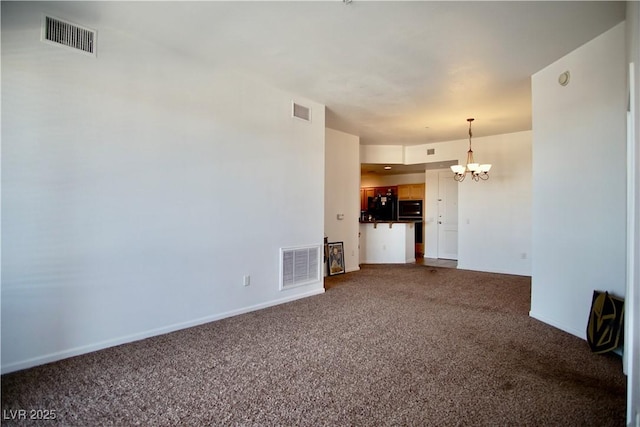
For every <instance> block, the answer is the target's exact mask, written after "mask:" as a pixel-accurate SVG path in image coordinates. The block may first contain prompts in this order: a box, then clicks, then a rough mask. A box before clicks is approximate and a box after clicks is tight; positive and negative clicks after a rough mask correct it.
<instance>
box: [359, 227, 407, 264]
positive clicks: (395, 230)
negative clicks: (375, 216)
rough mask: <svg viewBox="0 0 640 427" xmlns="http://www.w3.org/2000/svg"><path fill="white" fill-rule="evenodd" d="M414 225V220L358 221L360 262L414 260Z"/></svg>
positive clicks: (397, 262) (404, 262) (388, 262)
mask: <svg viewBox="0 0 640 427" xmlns="http://www.w3.org/2000/svg"><path fill="white" fill-rule="evenodd" d="M414 227H415V222H414V221H360V263H362V264H406V263H412V262H415V261H416V258H415V232H414Z"/></svg>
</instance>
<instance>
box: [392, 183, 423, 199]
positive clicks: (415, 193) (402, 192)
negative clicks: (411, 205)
mask: <svg viewBox="0 0 640 427" xmlns="http://www.w3.org/2000/svg"><path fill="white" fill-rule="evenodd" d="M423 199H424V184H403V185H398V200H423Z"/></svg>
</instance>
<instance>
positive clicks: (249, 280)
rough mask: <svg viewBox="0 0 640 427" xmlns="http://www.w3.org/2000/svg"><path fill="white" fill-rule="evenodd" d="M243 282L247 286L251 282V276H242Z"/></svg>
mask: <svg viewBox="0 0 640 427" xmlns="http://www.w3.org/2000/svg"><path fill="white" fill-rule="evenodd" d="M243 283H244V285H245V286H249V285H250V284H251V276H249V275H246V276H244V278H243Z"/></svg>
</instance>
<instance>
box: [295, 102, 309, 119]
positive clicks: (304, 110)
mask: <svg viewBox="0 0 640 427" xmlns="http://www.w3.org/2000/svg"><path fill="white" fill-rule="evenodd" d="M292 104H293V107H292V115H293V117H295V118H298V119H300V120H304V121H305V122H310V121H311V109H310V108H309V107H305V106H304V105H300V104H296V103H295V102H293V103H292Z"/></svg>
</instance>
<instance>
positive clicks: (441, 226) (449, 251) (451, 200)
mask: <svg viewBox="0 0 640 427" xmlns="http://www.w3.org/2000/svg"><path fill="white" fill-rule="evenodd" d="M438 258H444V259H454V260H457V259H458V182H456V181H455V180H454V179H453V174H452V173H451V172H439V173H438Z"/></svg>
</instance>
